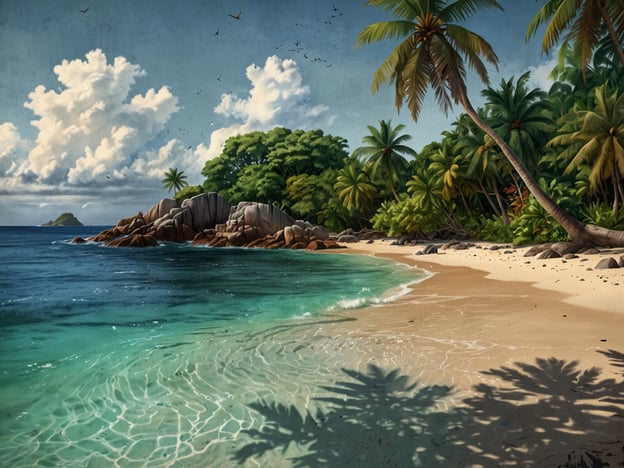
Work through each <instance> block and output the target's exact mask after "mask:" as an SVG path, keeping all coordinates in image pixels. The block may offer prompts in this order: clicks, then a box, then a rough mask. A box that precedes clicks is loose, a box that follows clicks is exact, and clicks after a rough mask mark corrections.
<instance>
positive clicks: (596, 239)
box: [459, 87, 624, 247]
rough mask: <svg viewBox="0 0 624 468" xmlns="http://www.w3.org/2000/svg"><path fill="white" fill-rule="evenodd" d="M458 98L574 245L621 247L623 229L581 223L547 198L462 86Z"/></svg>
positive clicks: (623, 243)
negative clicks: (473, 104)
mask: <svg viewBox="0 0 624 468" xmlns="http://www.w3.org/2000/svg"><path fill="white" fill-rule="evenodd" d="M459 101H460V104H461V105H462V106H463V107H464V109H465V110H466V113H467V114H468V116H469V117H470V118H471V119H472V120H473V121H474V123H475V124H476V125H477V126H478V127H479V128H480V129H481V130H483V131H484V132H485V133H486V134H487V135H489V136H490V137H491V138H492V139H493V140H494V141H495V142H496V144H497V145H498V146H499V147H500V149H501V151H502V152H503V154H504V155H505V157H506V158H507V160H508V161H509V163H510V164H511V165H512V166H513V168H514V169H515V170H516V172H517V173H518V175H519V176H520V178H521V179H522V181H523V182H524V184H525V185H526V187H527V188H528V189H529V191H530V192H531V193H532V194H533V196H534V197H535V199H536V200H537V201H538V203H539V204H540V205H541V206H542V207H543V208H544V209H545V210H546V212H547V213H548V214H550V215H551V216H552V217H553V218H554V219H555V221H557V222H558V223H559V224H560V225H561V227H563V229H565V231H566V232H567V233H568V236H569V237H570V240H571V241H572V242H573V243H574V244H579V245H583V246H585V245H587V246H591V245H608V246H611V247H624V231H615V230H613V229H607V228H603V227H601V226H595V225H592V224H584V223H582V222H581V221H579V220H578V219H576V218H575V217H573V216H571V215H570V214H569V213H567V212H566V211H565V210H563V209H562V208H561V207H560V206H559V205H557V204H556V203H555V202H554V201H553V199H552V198H550V196H549V195H548V194H547V193H546V192H545V191H544V190H543V189H542V188H541V187H540V185H539V184H538V183H537V181H536V180H535V178H534V177H533V175H532V174H531V173H530V172H529V171H528V170H527V168H526V167H525V165H524V164H523V163H522V161H521V160H520V159H519V158H518V156H517V155H516V154H515V153H514V151H513V150H512V149H511V147H510V146H509V144H507V142H506V141H505V140H503V139H502V138H501V137H500V136H499V135H498V134H497V133H496V132H495V131H494V129H492V127H490V126H489V125H488V124H487V123H486V122H485V121H484V120H483V119H482V118H481V117H480V116H479V114H478V113H477V111H476V110H475V109H474V107H472V104H471V103H470V100H469V99H468V95H467V94H466V89H465V87H464V88H462V89H461V90H460V91H459Z"/></svg>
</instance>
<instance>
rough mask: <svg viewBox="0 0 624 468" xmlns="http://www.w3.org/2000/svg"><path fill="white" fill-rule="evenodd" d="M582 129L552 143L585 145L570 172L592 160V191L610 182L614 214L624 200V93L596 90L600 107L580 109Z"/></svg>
mask: <svg viewBox="0 0 624 468" xmlns="http://www.w3.org/2000/svg"><path fill="white" fill-rule="evenodd" d="M576 115H577V118H578V120H579V123H580V124H581V126H580V129H579V130H577V131H574V132H571V133H567V134H563V135H559V136H557V137H555V138H554V139H552V140H551V144H552V145H573V146H572V148H576V147H577V146H576V145H582V147H581V148H580V149H579V150H578V152H577V153H576V155H575V156H574V158H573V159H572V161H570V163H569V165H568V167H567V168H566V172H569V171H570V170H572V169H574V168H577V167H579V166H580V165H581V164H582V163H583V162H585V161H589V162H590V164H591V172H590V174H589V190H590V192H595V191H597V190H598V189H600V188H601V187H602V186H603V184H604V182H607V181H608V182H610V184H611V189H612V193H613V214H614V215H615V214H616V213H617V211H618V209H619V207H620V204H621V203H622V200H623V199H624V191H623V190H624V189H623V187H622V178H623V177H624V94H622V95H618V92H617V91H616V92H613V93H611V94H608V93H607V89H606V86H604V85H603V86H600V87H599V88H597V89H596V107H595V109H594V110H593V111H581V112H578V113H577V114H576Z"/></svg>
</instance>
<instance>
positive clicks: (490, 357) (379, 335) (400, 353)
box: [317, 241, 624, 466]
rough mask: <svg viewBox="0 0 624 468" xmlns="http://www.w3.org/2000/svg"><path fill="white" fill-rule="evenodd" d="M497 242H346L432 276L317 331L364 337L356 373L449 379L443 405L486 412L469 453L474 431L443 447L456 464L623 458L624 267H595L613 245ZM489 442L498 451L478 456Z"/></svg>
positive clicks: (352, 339)
mask: <svg viewBox="0 0 624 468" xmlns="http://www.w3.org/2000/svg"><path fill="white" fill-rule="evenodd" d="M490 245H491V244H486V243H481V244H480V247H481V248H480V249H477V248H471V249H468V250H463V251H457V250H450V251H442V252H444V253H440V254H431V255H418V256H417V255H414V252H416V251H418V250H421V249H422V247H423V246H395V245H390V241H375V242H373V243H370V244H368V243H363V242H360V243H356V244H350V245H348V247H347V249H345V250H346V254H357V255H373V256H378V257H383V258H388V259H392V260H394V261H396V262H398V263H404V264H408V265H410V266H413V267H417V268H420V269H423V270H426V271H428V272H430V273H432V276H430V277H428V278H426V279H425V280H423V281H421V282H420V283H418V284H416V285H415V286H414V287H412V288H411V290H410V291H409V292H408V294H406V295H404V296H402V297H400V298H399V299H397V300H396V301H394V302H392V303H387V304H378V305H375V306H369V307H367V308H364V309H355V310H347V311H344V312H343V313H341V314H340V315H341V316H343V317H345V318H349V319H350V320H349V321H344V322H339V323H335V324H323V325H319V327H318V331H317V333H319V334H323V335H326V336H332V337H334V339H335V340H340V341H344V342H349V343H352V344H353V345H354V346H359V347H361V351H362V355H361V361H360V362H359V363H357V366H356V370H357V371H358V372H364V373H365V372H366V371H367V369H369V371H370V369H371V367H370V366H379V368H380V369H384V370H386V371H390V370H393V369H394V370H393V372H397V373H400V374H402V375H404V376H406V378H407V377H409V378H410V379H411V382H414V383H415V384H416V385H417V386H418V387H419V388H439V387H440V386H442V387H444V388H448V389H449V397H448V398H447V399H446V400H445V401H438V402H437V403H436V405H435V407H436V408H437V409H439V410H442V411H447V412H453V411H459V412H462V411H464V410H465V411H467V412H468V413H470V414H472V412H473V411H477V413H476V414H480V416H479V417H478V419H476V420H475V421H474V424H475V425H477V426H481V429H480V430H479V431H476V432H475V433H474V435H475V439H474V444H476V445H474V446H471V449H470V451H471V452H472V454H471V455H470V456H468V457H466V458H464V456H460V455H459V454H460V453H461V450H462V448H463V447H465V446H467V445H468V444H469V442H468V440H469V438H460V440H458V441H457V443H456V444H454V445H449V446H447V447H446V448H439V447H435V451H436V452H437V453H438V454H442V456H443V457H444V458H445V459H446V460H447V461H448V462H449V463H448V465H447V466H502V465H505V464H509V463H512V462H513V463H512V464H514V466H515V465H517V466H563V463H565V460H566V459H567V460H568V462H573V461H576V462H579V457H584V459H585V460H586V461H590V458H591V457H590V455H591V456H594V457H598V459H600V460H604V461H605V462H607V461H608V462H611V463H612V465H611V466H616V465H617V466H620V464H622V463H624V445H623V442H622V436H623V435H624V433H623V432H622V428H623V427H624V398H623V396H624V369H623V368H624V334H623V333H622V330H623V329H624V327H623V326H622V325H623V324H624V302H623V301H622V296H621V293H620V291H622V287H624V286H620V285H624V269H613V270H594V269H593V266H595V265H596V264H597V263H598V261H600V259H601V258H602V257H605V256H613V255H614V253H613V252H612V251H608V252H602V253H600V254H595V255H588V256H584V255H581V256H580V258H578V259H574V260H572V261H571V260H566V261H565V262H563V260H562V259H560V258H559V259H548V260H539V259H536V258H533V257H531V258H526V257H523V255H524V251H525V249H524V248H520V249H513V251H512V252H511V253H504V252H505V250H506V249H501V250H489V248H488V247H489V246H490ZM618 256H619V253H618ZM586 257H590V259H589V260H584V261H583V258H586ZM587 268H592V270H587ZM579 284H580V285H582V287H581V288H579V286H578V285H579ZM470 424H473V423H470ZM446 429H448V428H446ZM434 445H438V444H434ZM486 453H489V454H490V456H494V458H492V459H488V458H486V460H489V461H488V463H486V464H485V465H483V464H481V463H475V464H473V461H474V460H476V459H478V456H479V454H486ZM588 454H590V455H588ZM489 463H491V465H490V464H489ZM566 466H568V465H566ZM569 466H588V465H582V464H578V465H577V464H572V465H569ZM592 466H593V465H592ZM595 466H603V465H595ZM605 466H606V465H605Z"/></svg>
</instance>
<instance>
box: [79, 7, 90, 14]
mask: <svg viewBox="0 0 624 468" xmlns="http://www.w3.org/2000/svg"><path fill="white" fill-rule="evenodd" d="M87 11H89V8H85V9H84V10H80V13H86V12H87Z"/></svg>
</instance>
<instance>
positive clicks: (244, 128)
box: [196, 55, 333, 161]
mask: <svg viewBox="0 0 624 468" xmlns="http://www.w3.org/2000/svg"><path fill="white" fill-rule="evenodd" d="M247 78H248V79H249V81H250V82H251V89H250V91H249V97H247V98H241V97H238V96H236V95H234V94H224V95H223V96H221V102H220V103H219V104H218V105H217V106H216V107H215V112H216V113H217V114H221V115H224V116H226V117H232V118H234V119H236V120H239V121H241V122H239V123H236V124H234V125H231V126H229V127H223V128H219V129H216V130H215V131H214V132H212V135H211V137H210V145H209V147H206V146H204V145H199V147H198V148H197V150H196V153H197V154H198V156H199V157H200V158H201V160H202V161H206V160H208V159H212V158H215V157H217V156H218V155H219V154H220V153H221V150H222V148H223V144H224V143H225V141H226V140H227V139H228V138H229V137H231V136H235V135H238V134H244V133H248V132H251V131H256V130H260V131H267V130H270V129H272V128H274V127H277V126H285V127H288V128H300V129H304V130H306V129H312V128H318V127H320V126H324V125H331V123H332V120H333V118H332V117H329V116H326V112H327V110H328V107H327V106H324V105H316V106H314V105H312V104H310V96H311V90H310V87H309V86H307V85H304V84H303V80H302V78H301V74H300V73H299V68H298V66H297V63H296V62H295V61H294V60H290V59H285V60H282V59H280V58H279V57H276V56H274V55H273V56H271V57H268V58H267V60H266V62H265V64H264V67H259V66H257V65H255V64H252V65H250V66H249V67H247Z"/></svg>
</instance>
